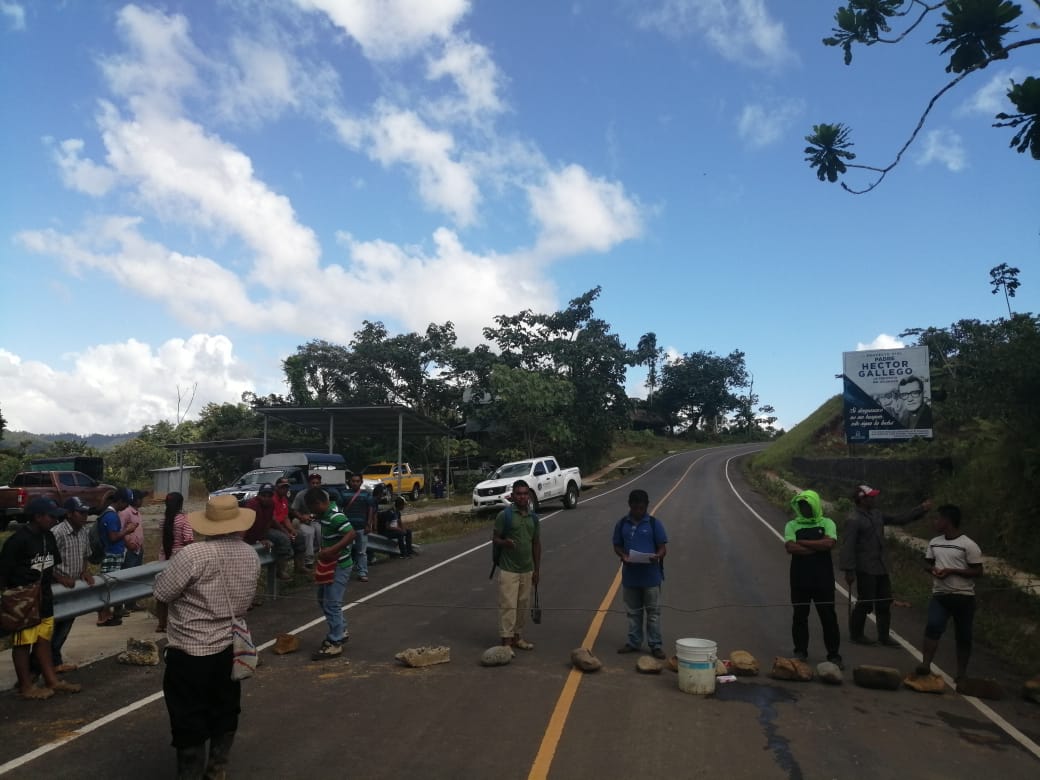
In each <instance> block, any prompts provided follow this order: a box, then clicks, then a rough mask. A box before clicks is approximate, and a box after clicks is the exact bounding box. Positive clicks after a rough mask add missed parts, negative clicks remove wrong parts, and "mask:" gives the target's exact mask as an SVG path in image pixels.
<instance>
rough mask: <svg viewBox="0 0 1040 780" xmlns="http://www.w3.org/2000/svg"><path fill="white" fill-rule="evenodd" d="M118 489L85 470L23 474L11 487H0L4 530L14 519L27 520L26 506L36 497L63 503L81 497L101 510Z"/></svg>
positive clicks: (15, 478)
mask: <svg viewBox="0 0 1040 780" xmlns="http://www.w3.org/2000/svg"><path fill="white" fill-rule="evenodd" d="M115 491H116V489H115V487H113V486H112V485H106V484H105V483H104V482H98V481H97V480H96V479H94V478H93V477H88V476H87V475H86V474H84V473H83V472H82V471H22V472H20V473H18V474H15V475H14V479H12V480H11V484H10V485H9V486H7V487H0V531H2V530H4V528H6V527H7V524H8V522H10V521H11V520H25V519H26V518H25V505H26V504H28V503H29V502H30V501H32V500H33V499H34V498H37V497H39V496H43V497H45V498H53V499H54V500H55V501H57V502H58V503H59V504H63V503H65V501H66V500H67V499H69V498H71V497H72V496H78V497H79V498H81V499H82V500H83V502H84V503H85V504H89V505H90V506H92V507H100V506H101V505H102V503H103V502H104V501H105V499H106V498H108V496H109V495H110V494H112V493H115Z"/></svg>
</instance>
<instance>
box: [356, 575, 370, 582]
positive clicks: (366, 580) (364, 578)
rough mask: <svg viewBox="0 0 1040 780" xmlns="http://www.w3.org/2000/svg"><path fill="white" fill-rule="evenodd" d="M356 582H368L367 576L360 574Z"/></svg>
mask: <svg viewBox="0 0 1040 780" xmlns="http://www.w3.org/2000/svg"><path fill="white" fill-rule="evenodd" d="M358 582H368V577H367V576H365V575H364V574H362V575H361V576H360V577H358Z"/></svg>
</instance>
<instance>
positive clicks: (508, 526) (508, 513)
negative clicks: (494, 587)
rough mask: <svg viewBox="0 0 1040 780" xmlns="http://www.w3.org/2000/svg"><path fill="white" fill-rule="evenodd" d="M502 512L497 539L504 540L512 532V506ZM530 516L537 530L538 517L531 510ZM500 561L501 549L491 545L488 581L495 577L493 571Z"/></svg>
mask: <svg viewBox="0 0 1040 780" xmlns="http://www.w3.org/2000/svg"><path fill="white" fill-rule="evenodd" d="M504 512H505V517H504V518H502V535H501V536H499V537H498V538H499V539H505V538H506V537H507V536H509V532H510V531H512V530H513V505H512V504H510V505H509V506H507V507H506V508H505V510H504ZM530 514H531V519H532V520H534V527H535V528H538V515H537V513H535V512H534V510H531V511H530ZM500 560H502V548H501V547H499V546H498V545H497V544H494V543H492V544H491V573H490V574H489V575H488V579H489V580H490V579H491V578H492V577H494V576H495V569H497V568H498V562H499V561H500Z"/></svg>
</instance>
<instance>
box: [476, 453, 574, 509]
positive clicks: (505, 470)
mask: <svg viewBox="0 0 1040 780" xmlns="http://www.w3.org/2000/svg"><path fill="white" fill-rule="evenodd" d="M518 479H522V480H523V481H524V482H526V483H527V487H528V488H529V489H530V491H531V506H532V507H533V508H534V509H535V510H536V511H537V509H538V507H539V506H540V505H541V504H543V503H545V502H546V501H555V500H560V501H562V502H563V508H564V509H574V507H576V506H577V505H578V497H579V496H580V495H581V472H580V471H579V469H578V467H577V466H572V467H571V468H561V467H560V465H559V464H558V463H557V462H556V458H554V457H553V456H551V455H546V456H543V457H540V458H531V459H529V460H518V461H515V462H513V463H506V464H504V465H502V466H499V467H498V468H497V469H495V470H494V471H493V472H491V475H490V477H489V478H488V479H486V480H484V481H483V482H478V483H477V486H476V487H475V488H473V506H474V507H476V508H478V509H483V508H496V507H504V506H506V505H508V504H509V503H510V496H511V495H512V492H513V483H514V482H516V481H517V480H518Z"/></svg>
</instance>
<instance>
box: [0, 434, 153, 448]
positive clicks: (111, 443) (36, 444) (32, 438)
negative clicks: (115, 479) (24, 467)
mask: <svg viewBox="0 0 1040 780" xmlns="http://www.w3.org/2000/svg"><path fill="white" fill-rule="evenodd" d="M135 438H137V432H133V433H110V434H109V433H91V434H89V435H88V436H81V435H79V434H78V433H30V432H29V431H4V438H3V439H2V440H0V449H14V448H16V447H17V446H18V445H19V444H21V443H22V442H23V441H25V440H27V439H28V440H29V442H30V444H29V449H28V452H29V453H30V454H32V453H36V452H43V451H44V450H46V449H47V448H48V447H49V446H50V444H51V442H55V441H63V440H64V441H82V442H84V443H85V444H86V445H87V446H89V447H93V448H94V449H96V450H99V451H100V452H105V451H106V450H110V449H112V448H113V447H115V446H116V445H117V444H122V443H123V442H125V441H129V440H130V439H135Z"/></svg>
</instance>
